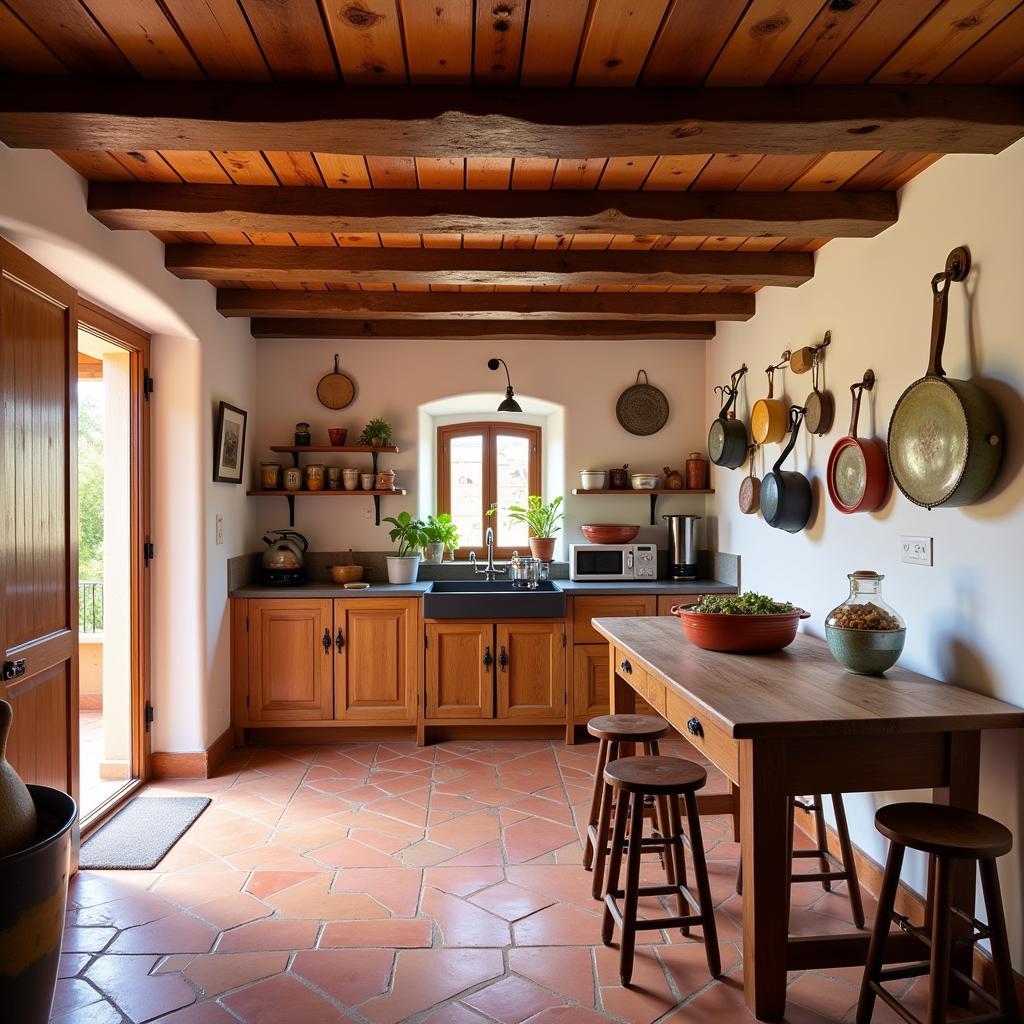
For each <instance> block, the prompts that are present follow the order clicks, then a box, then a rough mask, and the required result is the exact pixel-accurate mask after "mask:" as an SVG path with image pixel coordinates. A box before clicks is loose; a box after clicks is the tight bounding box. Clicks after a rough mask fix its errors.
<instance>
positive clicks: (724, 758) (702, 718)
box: [645, 673, 739, 782]
mask: <svg viewBox="0 0 1024 1024" xmlns="http://www.w3.org/2000/svg"><path fill="white" fill-rule="evenodd" d="M645 674H646V673H645ZM652 681H653V680H652ZM664 714H665V717H666V718H667V719H668V720H669V722H671V723H672V725H673V726H674V727H675V728H676V729H677V730H678V731H679V732H680V733H681V734H682V736H683V737H685V738H686V739H687V740H689V742H690V743H692V744H693V746H694V747H696V748H697V749H698V750H699V751H700V752H701V753H702V754H703V755H704V756H705V757H706V758H708V760H709V761H711V762H713V763H714V764H715V765H716V766H717V767H718V768H719V769H721V771H723V772H724V773H725V774H726V775H728V776H729V778H730V779H732V781H733V782H738V781H739V743H738V742H737V741H736V740H734V739H733V738H732V737H731V736H730V735H729V733H728V732H726V730H725V728H724V727H723V726H721V725H720V724H719V723H718V722H717V721H716V720H715V719H714V718H712V717H711V716H710V715H709V714H708V713H707V712H705V711H700V710H698V709H697V708H696V707H695V706H694V705H693V704H691V703H690V701H688V700H687V699H686V698H685V697H683V696H681V695H680V694H679V693H677V692H676V690H675V689H673V688H672V687H668V688H666V691H665V710H664ZM691 724H692V726H693V728H691V727H690V726H691Z"/></svg>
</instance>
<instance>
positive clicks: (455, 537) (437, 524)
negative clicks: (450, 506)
mask: <svg viewBox="0 0 1024 1024" xmlns="http://www.w3.org/2000/svg"><path fill="white" fill-rule="evenodd" d="M423 535H424V538H425V540H426V543H425V544H424V547H423V560H424V561H426V562H430V563H432V564H434V565H439V564H440V563H441V562H443V561H444V553H445V552H446V551H450V552H451V553H452V557H453V558H454V557H455V549H456V548H457V547H458V546H459V528H458V527H457V526H456V525H455V523H454V522H452V517H451V516H450V515H449V514H448V513H447V512H442V513H441V514H440V515H436V516H427V521H426V522H425V523H424V524H423Z"/></svg>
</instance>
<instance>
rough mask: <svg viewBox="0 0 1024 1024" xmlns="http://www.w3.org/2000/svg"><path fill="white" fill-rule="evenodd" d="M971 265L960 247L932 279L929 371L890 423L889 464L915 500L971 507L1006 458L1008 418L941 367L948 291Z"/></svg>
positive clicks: (900, 403)
mask: <svg viewBox="0 0 1024 1024" xmlns="http://www.w3.org/2000/svg"><path fill="white" fill-rule="evenodd" d="M970 266H971V257H970V253H969V252H968V251H967V249H966V248H965V247H963V246H961V247H958V248H956V249H954V250H953V251H952V252H951V253H950V254H949V256H948V257H947V258H946V267H945V269H944V270H943V271H941V272H940V273H938V274H936V275H935V276H934V277H933V278H932V340H931V352H930V355H929V358H928V369H927V370H926V371H925V375H924V376H923V377H922V378H921V379H920V380H918V381H915V382H914V383H913V384H911V385H910V387H909V388H907V390H906V391H904V392H903V394H902V395H901V396H900V400H899V401H898V402H897V403H896V408H895V409H894V410H893V413H892V418H891V419H890V420H889V468H890V469H891V470H892V475H893V479H894V480H895V481H896V486H897V487H899V489H900V490H901V491H902V492H903V493H904V494H905V495H906V496H907V497H908V498H909V499H910V500H911V501H912V502H914V503H915V504H917V505H922V506H923V507H924V508H935V507H936V506H938V505H948V506H957V505H970V504H972V503H973V502H976V501H980V500H981V499H982V498H983V497H984V496H985V494H986V492H987V491H988V489H989V488H990V487H991V486H992V484H993V482H994V481H995V478H996V475H997V474H998V472H999V466H1000V464H1001V462H1002V457H1003V444H1002V440H1003V429H1004V428H1003V418H1002V416H1001V414H1000V412H999V409H998V408H997V407H996V404H995V402H994V401H993V400H992V397H991V395H989V394H988V392H987V391H985V390H984V389H983V388H981V387H979V386H978V385H977V384H975V383H973V382H972V381H969V380H952V379H950V378H948V377H947V376H946V371H945V370H944V369H943V368H942V348H943V345H944V343H945V340H946V318H947V315H948V311H949V301H948V300H949V288H950V285H951V283H952V282H953V281H963V280H964V278H966V277H967V272H968V270H969V269H970Z"/></svg>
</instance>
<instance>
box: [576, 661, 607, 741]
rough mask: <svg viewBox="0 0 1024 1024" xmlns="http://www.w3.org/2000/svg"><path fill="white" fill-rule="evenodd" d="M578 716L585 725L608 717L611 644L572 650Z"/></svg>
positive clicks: (578, 719)
mask: <svg viewBox="0 0 1024 1024" xmlns="http://www.w3.org/2000/svg"><path fill="white" fill-rule="evenodd" d="M573 676H574V683H575V716H576V720H577V721H581V722H586V721H587V720H588V719H591V718H594V717H596V716H597V715H607V714H608V707H609V703H608V644H606V643H604V644H576V646H575V647H574V648H573Z"/></svg>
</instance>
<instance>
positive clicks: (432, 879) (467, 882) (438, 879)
mask: <svg viewBox="0 0 1024 1024" xmlns="http://www.w3.org/2000/svg"><path fill="white" fill-rule="evenodd" d="M504 877H505V873H504V871H503V870H502V869H501V867H499V866H496V865H479V866H469V865H467V866H464V867H463V866H454V867H453V866H449V865H448V864H441V865H439V866H438V867H433V868H427V870H426V871H425V872H424V873H423V880H424V882H425V884H427V885H432V886H433V887H434V888H435V889H442V890H444V891H445V892H450V893H453V894H454V895H455V896H469V895H470V894H471V893H474V892H476V891H477V890H478V889H483V888H484V887H485V886H488V885H493V884H494V883H495V882H500V881H501V880H502V879H503V878H504Z"/></svg>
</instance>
